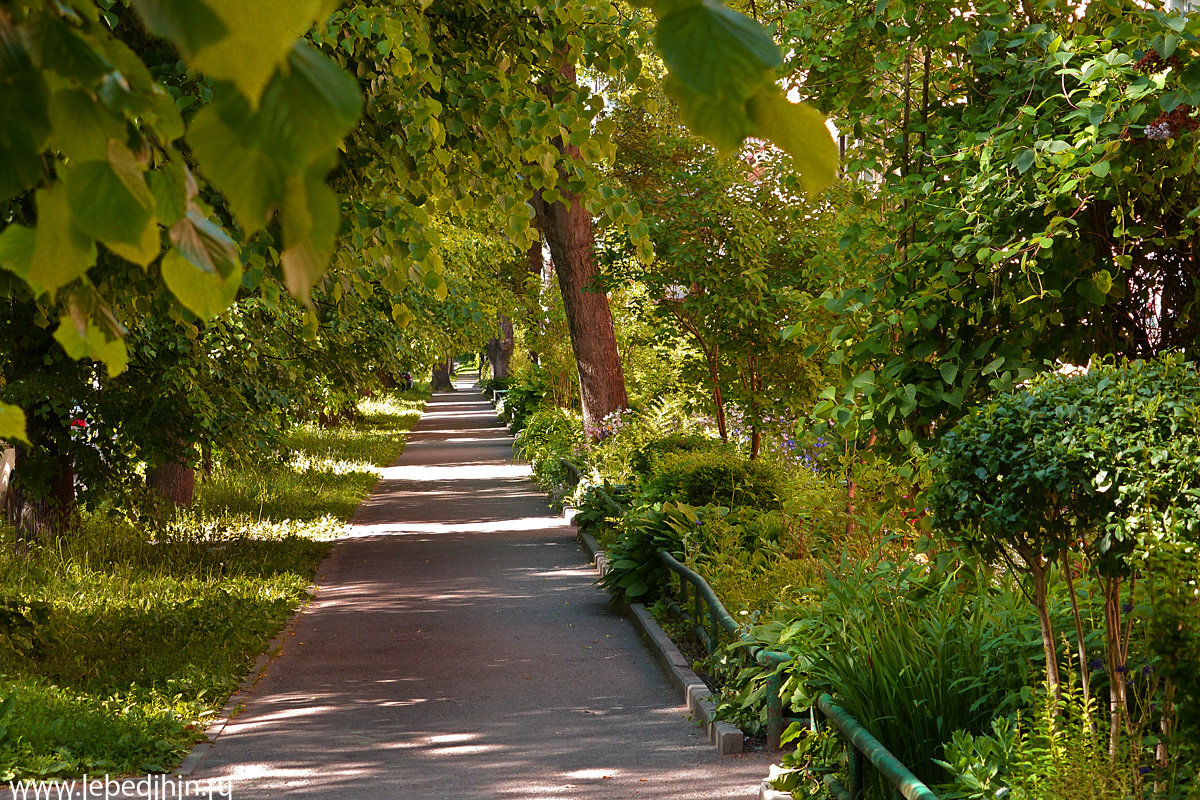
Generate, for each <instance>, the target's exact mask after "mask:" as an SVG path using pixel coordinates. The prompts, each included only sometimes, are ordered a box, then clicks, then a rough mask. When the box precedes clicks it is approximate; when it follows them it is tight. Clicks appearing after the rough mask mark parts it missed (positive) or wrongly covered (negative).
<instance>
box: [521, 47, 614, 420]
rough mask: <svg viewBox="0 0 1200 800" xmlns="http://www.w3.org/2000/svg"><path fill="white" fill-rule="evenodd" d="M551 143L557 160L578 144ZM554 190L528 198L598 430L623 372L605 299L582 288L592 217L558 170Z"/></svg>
mask: <svg viewBox="0 0 1200 800" xmlns="http://www.w3.org/2000/svg"><path fill="white" fill-rule="evenodd" d="M563 58H564V60H563V63H562V65H561V66H560V68H559V71H560V73H561V74H562V75H563V77H564V78H566V79H567V80H568V81H570V82H572V83H574V81H575V65H574V64H572V63H570V62H569V61H567V60H566V55H565V49H564V54H563ZM551 105H553V97H551ZM554 144H555V146H556V147H557V148H558V151H559V153H561V154H562V157H563V160H578V159H579V158H580V154H579V148H578V147H575V146H574V145H571V144H569V143H567V142H564V141H562V139H561V138H556V139H555V140H554ZM556 188H557V189H558V192H559V200H557V201H555V202H553V203H547V202H546V200H545V198H543V197H542V193H541V192H540V191H534V193H533V197H532V198H531V199H532V204H533V208H534V210H535V211H536V212H537V226H538V228H539V229H540V230H541V232H542V236H544V237H545V239H546V244H547V245H549V246H550V258H551V260H553V262H554V271H555V273H556V274H557V276H558V287H559V290H560V291H561V292H562V298H563V308H564V309H565V311H566V314H567V329H568V331H569V332H570V334H571V348H572V349H573V350H574V351H575V365H576V367H577V369H578V370H579V394H580V397H581V398H582V401H583V402H582V404H583V424H584V429H585V430H593V431H599V430H600V422H601V421H602V420H603V419H604V418H605V417H606V416H608V415H609V414H611V413H612V412H613V411H617V410H618V409H622V408H627V407H628V406H629V399H628V396H627V395H626V393H625V373H624V372H623V371H622V369H621V356H620V353H619V352H618V351H617V337H616V333H615V332H614V331H613V322H612V312H611V311H610V310H609V308H608V297H607V296H606V295H605V294H604V293H603V292H601V291H588V289H589V288H591V287H590V284H591V282H592V279H593V278H595V277H596V272H597V268H596V252H595V251H596V237H595V233H594V231H593V230H592V215H591V214H589V213H588V211H587V209H586V208H584V207H583V201H582V200H581V199H580V197H579V196H578V195H576V194H574V193H573V192H571V191H570V189H569V188H568V187H567V176H566V175H565V174H564V173H563V170H562V169H561V168H560V170H559V181H558V185H557V187H556Z"/></svg>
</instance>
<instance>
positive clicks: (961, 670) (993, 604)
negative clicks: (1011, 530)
mask: <svg viewBox="0 0 1200 800" xmlns="http://www.w3.org/2000/svg"><path fill="white" fill-rule="evenodd" d="M992 580H993V576H991V575H990V574H989V573H988V572H987V571H986V570H979V571H975V570H973V569H972V568H971V567H969V566H964V567H960V568H958V569H951V570H947V571H941V570H938V569H935V568H933V567H932V565H929V566H926V567H918V566H914V565H896V564H893V563H890V562H887V561H880V562H877V563H875V564H863V565H859V566H855V565H846V566H844V567H843V570H842V572H841V574H839V575H837V576H835V575H833V574H827V575H826V577H825V580H824V582H823V585H822V586H821V589H820V594H819V596H815V597H813V598H812V599H811V601H810V603H809V604H807V605H806V606H784V607H781V608H779V609H776V611H775V619H774V621H772V622H770V623H767V624H766V625H764V626H760V627H759V628H757V629H756V630H755V634H756V638H758V639H759V641H761V642H763V644H764V645H766V646H769V647H770V648H771V649H776V650H782V651H783V652H786V653H789V654H791V655H793V657H794V658H795V659H796V661H795V662H794V666H793V669H794V674H793V675H792V677H791V678H789V680H788V681H787V683H786V684H785V688H784V691H785V697H789V698H790V701H791V703H792V705H793V706H794V707H796V708H800V709H803V708H808V707H809V706H810V705H811V704H812V703H813V702H814V701H815V699H816V697H817V696H818V695H819V694H821V693H823V692H828V693H830V694H832V695H833V697H834V700H835V702H836V703H837V704H838V705H840V706H842V707H843V708H845V709H846V710H848V711H849V712H850V713H851V714H852V715H853V716H854V717H855V718H856V719H858V720H859V721H860V722H862V724H863V725H864V726H866V728H867V729H868V730H870V731H871V733H872V734H873V735H874V736H875V737H876V738H877V739H879V740H880V741H881V742H883V744H884V746H885V747H887V748H888V750H889V751H891V752H892V753H893V754H894V755H895V756H896V757H897V758H899V759H900V761H901V763H903V764H905V765H906V766H908V767H909V768H910V769H911V770H913V771H914V772H915V773H916V774H917V776H918V777H920V778H922V779H923V780H924V781H926V782H932V779H933V778H934V777H936V776H938V775H939V773H938V771H937V769H936V767H935V765H934V764H933V762H932V759H934V758H939V757H941V755H942V746H943V744H944V743H945V742H946V741H948V740H949V738H950V736H951V734H952V733H953V732H954V731H956V730H960V729H961V730H971V731H975V732H983V731H984V730H986V729H987V727H988V725H989V723H990V722H991V720H992V718H993V717H994V716H995V715H996V714H997V713H1003V712H1005V711H1007V710H1011V707H1012V704H1013V703H1014V701H1015V699H1016V698H1017V697H1019V691H1018V690H1019V689H1020V688H1021V687H1022V686H1023V685H1025V681H1026V680H1027V679H1028V677H1029V675H1028V674H1027V673H1026V672H1025V671H1024V669H1023V667H1022V660H1021V653H1022V652H1028V642H1027V639H1026V637H1025V636H1024V633H1023V631H1022V626H1023V624H1024V621H1025V620H1024V618H1023V617H1024V615H1023V614H1021V612H1020V608H1021V605H1020V603H1019V598H1018V597H1016V595H1015V593H1014V592H1012V591H1011V590H1008V591H1004V590H1000V589H997V588H993V587H991V586H989V584H990V583H991V582H992ZM1035 647H1036V645H1035ZM880 796H886V795H880Z"/></svg>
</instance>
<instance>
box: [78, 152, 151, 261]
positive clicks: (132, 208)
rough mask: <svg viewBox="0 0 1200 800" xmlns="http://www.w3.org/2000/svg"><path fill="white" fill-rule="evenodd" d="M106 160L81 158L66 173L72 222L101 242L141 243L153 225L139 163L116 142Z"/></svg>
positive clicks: (148, 190) (148, 189) (147, 188)
mask: <svg viewBox="0 0 1200 800" xmlns="http://www.w3.org/2000/svg"><path fill="white" fill-rule="evenodd" d="M112 145H113V146H112V147H110V148H109V159H108V160H106V161H85V162H84V163H82V164H79V165H77V166H76V167H74V168H73V169H71V170H70V171H69V172H68V173H67V177H66V185H67V201H68V202H69V203H70V205H71V213H72V215H73V216H74V219H75V224H76V225H78V226H79V229H80V230H82V231H83V232H84V233H86V234H88V235H89V236H91V237H92V238H93V239H98V240H100V241H101V242H104V243H105V244H118V245H119V244H128V245H135V246H141V245H142V244H144V242H145V238H144V237H145V234H146V229H147V228H148V227H152V226H153V224H154V195H152V194H151V193H150V188H149V187H148V186H146V181H145V178H144V177H143V174H142V170H141V165H140V164H138V162H137V161H136V160H135V159H134V157H133V154H132V153H129V151H128V150H127V149H126V148H125V147H124V146H123V145H120V144H118V143H116V142H113V143H112Z"/></svg>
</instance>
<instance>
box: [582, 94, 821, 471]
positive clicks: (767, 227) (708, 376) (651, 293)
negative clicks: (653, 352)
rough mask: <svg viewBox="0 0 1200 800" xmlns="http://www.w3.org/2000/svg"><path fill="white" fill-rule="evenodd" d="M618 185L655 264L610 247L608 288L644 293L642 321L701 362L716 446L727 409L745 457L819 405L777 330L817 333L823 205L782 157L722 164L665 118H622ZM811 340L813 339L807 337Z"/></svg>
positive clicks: (771, 154) (641, 112)
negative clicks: (779, 421) (813, 200)
mask: <svg viewBox="0 0 1200 800" xmlns="http://www.w3.org/2000/svg"><path fill="white" fill-rule="evenodd" d="M615 119H616V121H617V125H618V128H617V133H616V143H617V145H618V149H617V158H616V161H615V163H614V165H613V171H614V175H615V177H617V178H618V179H620V180H621V182H622V183H623V184H624V185H625V186H627V187H628V188H629V190H630V192H631V193H632V195H633V196H634V197H635V198H636V199H637V200H638V202H639V205H640V207H641V208H642V210H643V215H644V218H645V220H646V223H647V226H648V229H649V234H650V239H651V241H652V242H653V244H654V251H655V253H654V258H653V259H650V260H647V259H644V258H639V257H638V256H637V255H636V254H635V253H631V252H629V249H630V248H628V247H624V246H623V242H622V241H620V240H619V239H614V240H611V241H609V242H608V252H607V253H606V255H605V260H606V261H608V262H609V266H608V280H609V282H630V281H636V282H637V283H639V284H641V285H642V286H644V289H643V291H644V297H643V298H641V302H640V304H639V305H640V307H641V316H643V317H647V318H649V320H651V321H652V324H653V325H654V326H655V327H657V328H659V329H660V330H661V331H662V332H663V334H665V335H666V336H668V337H669V338H670V339H678V338H681V337H686V338H687V339H688V340H689V342H690V344H691V345H692V346H693V348H694V349H695V350H696V351H698V353H699V354H700V356H701V358H700V359H694V360H695V361H697V362H698V363H697V364H696V366H697V367H699V369H697V370H696V371H697V372H698V373H699V376H698V377H699V380H700V381H703V382H704V383H707V384H708V393H709V403H710V405H711V408H712V410H713V413H714V414H715V416H716V420H717V428H718V431H719V432H720V434H721V437H722V438H723V439H727V438H728V431H727V429H726V423H725V406H726V403H727V401H729V400H736V401H737V402H738V403H739V404H740V405H741V406H742V407H743V408H744V409H745V411H746V415H747V417H748V425H747V427H748V428H750V429H751V431H752V435H751V441H750V453H751V456H752V457H753V456H756V455H757V446H758V435H759V432H760V430H761V428H762V424H763V417H764V416H765V415H766V414H767V413H768V411H769V410H772V407H773V406H776V405H782V404H786V403H787V402H788V401H794V400H795V398H797V397H798V396H799V397H800V398H803V399H801V400H800V402H799V403H797V404H798V405H808V404H811V402H812V401H814V400H815V397H816V394H817V391H818V388H819V385H818V386H813V384H814V383H818V384H819V382H820V379H821V377H822V376H821V367H820V365H819V364H817V363H815V362H813V363H810V362H809V361H808V359H807V358H806V357H805V354H804V352H803V350H802V348H798V347H795V346H790V345H788V344H786V343H784V342H783V341H782V340H781V339H780V336H779V331H780V328H781V327H784V326H788V327H790V328H793V329H806V330H810V331H811V330H818V329H819V328H820V321H821V319H822V318H823V319H825V320H828V319H829V315H828V314H824V312H820V311H819V310H817V311H816V312H814V311H813V310H812V309H813V299H814V298H815V297H816V296H818V295H819V294H820V293H821V291H822V290H823V288H824V287H823V285H821V278H822V277H823V276H820V275H818V274H816V273H815V272H814V271H813V270H812V269H811V268H810V259H811V257H812V255H813V254H814V252H815V250H816V248H817V247H818V246H819V245H818V244H817V241H818V236H817V234H816V232H817V231H819V230H820V229H821V222H822V216H823V215H822V214H821V213H820V209H819V207H817V206H815V205H814V204H808V203H804V202H802V201H800V200H799V198H798V192H799V190H798V187H797V185H796V181H795V177H794V176H793V175H792V174H791V172H790V170H789V169H788V167H787V162H786V159H781V158H780V154H778V153H777V152H775V151H772V150H770V149H767V148H763V149H759V150H755V151H749V152H744V153H742V154H740V155H739V156H738V157H737V158H720V157H718V156H717V154H716V153H714V152H713V151H712V150H711V148H709V147H707V146H705V145H704V144H703V143H701V142H700V141H699V140H697V139H696V138H695V137H693V136H690V135H688V134H687V132H686V131H685V130H684V129H683V128H682V127H681V125H680V123H679V122H678V121H677V120H675V119H673V118H672V117H671V116H670V115H669V114H667V113H664V112H660V113H658V114H655V113H651V112H649V111H646V110H645V109H643V108H641V107H637V108H621V109H619V110H618V112H617V114H616V116H615ZM810 338H816V334H815V333H814V334H811V337H810Z"/></svg>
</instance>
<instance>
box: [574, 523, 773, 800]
mask: <svg viewBox="0 0 1200 800" xmlns="http://www.w3.org/2000/svg"><path fill="white" fill-rule="evenodd" d="M572 511H573V510H572ZM564 516H565V512H564ZM572 516H574V514H572ZM568 519H570V517H568ZM578 538H579V541H580V543H581V544H582V545H583V549H584V550H585V551H587V553H588V555H589V556H590V557H591V559H592V563H593V564H595V566H596V570H597V572H599V573H600V577H602V578H603V577H604V576H605V575H606V574H608V570H609V562H608V556H607V555H606V554H605V553H604V551H603V550H602V549H600V545H599V544H598V543H597V542H596V539H595V538H594V537H593V536H592V535H591V534H588V533H583V532H582V531H580V532H579V535H578ZM624 608H625V612H626V613H627V614H628V615H629V618H630V619H631V620H632V621H633V624H634V627H636V628H637V629H638V630H639V631H640V632H641V634H642V636H643V638H644V639H645V640H646V642H647V644H648V645H649V646H650V651H651V653H653V655H654V658H655V660H656V661H658V664H659V666H660V667H662V670H663V673H664V674H665V675H666V677H667V682H668V683H670V684H671V688H673V689H674V690H675V691H676V693H677V694H678V695H679V697H680V699H681V700H682V701H683V702H684V703H686V704H687V707H688V711H690V712H691V714H692V718H693V719H695V721H696V723H697V724H698V725H701V726H703V727H704V728H705V730H706V731H707V732H708V739H709V741H711V742H712V743H713V746H715V747H716V748H717V752H719V753H720V754H721V755H733V754H736V753H740V752H742V749H743V745H744V736H743V734H742V731H741V729H740V728H738V727H737V726H736V725H732V724H730V723H728V722H720V721H718V720H716V719H715V717H716V711H717V707H716V704H715V703H713V701H712V693H711V692H710V691H709V689H708V686H706V685H705V683H704V681H702V680H700V676H698V675H697V674H696V673H695V672H693V671H692V669H691V667H690V666H688V661H687V659H686V658H685V657H684V655H683V653H681V652H680V650H679V648H678V647H676V646H675V643H674V642H673V641H671V637H669V636H667V633H666V631H664V630H663V629H662V626H661V625H659V624H658V622H657V621H655V619H654V617H653V616H651V614H650V612H649V611H648V610H647V609H646V607H645V606H644V605H643V604H641V603H629V604H626V605H625V607H624ZM772 800H781V798H773V799H772Z"/></svg>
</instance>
